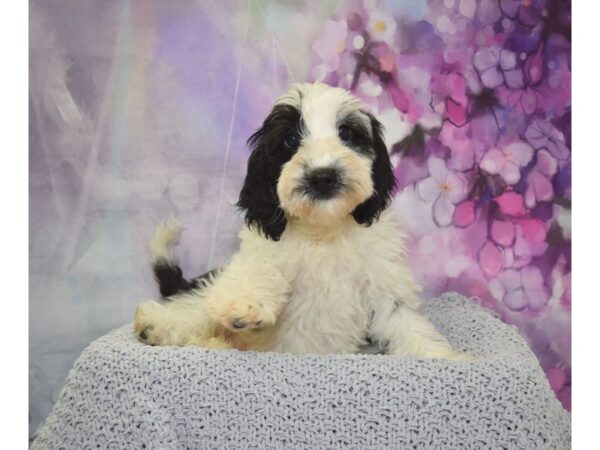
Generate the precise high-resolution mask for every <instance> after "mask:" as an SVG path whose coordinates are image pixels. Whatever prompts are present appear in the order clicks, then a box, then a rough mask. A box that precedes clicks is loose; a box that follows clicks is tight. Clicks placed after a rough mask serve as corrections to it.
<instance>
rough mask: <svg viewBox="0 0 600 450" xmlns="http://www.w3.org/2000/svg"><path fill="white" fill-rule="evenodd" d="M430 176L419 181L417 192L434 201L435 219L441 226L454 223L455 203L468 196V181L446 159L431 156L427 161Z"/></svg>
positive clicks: (428, 200)
mask: <svg viewBox="0 0 600 450" xmlns="http://www.w3.org/2000/svg"><path fill="white" fill-rule="evenodd" d="M427 167H428V168H429V174H430V177H428V178H425V179H424V180H421V181H419V182H418V183H417V186H416V187H417V192H418V194H419V197H421V198H422V199H423V200H425V201H426V202H433V219H434V221H435V223H436V224H437V225H438V226H439V227H447V226H449V225H450V224H452V218H453V216H454V209H455V208H456V206H455V205H457V204H458V203H460V202H461V201H463V200H464V199H465V198H466V196H467V181H466V180H465V179H464V177H463V176H462V175H460V174H456V173H454V172H451V171H450V170H448V168H447V167H446V163H445V162H444V160H442V159H440V158H435V157H431V158H429V160H428V161H427Z"/></svg>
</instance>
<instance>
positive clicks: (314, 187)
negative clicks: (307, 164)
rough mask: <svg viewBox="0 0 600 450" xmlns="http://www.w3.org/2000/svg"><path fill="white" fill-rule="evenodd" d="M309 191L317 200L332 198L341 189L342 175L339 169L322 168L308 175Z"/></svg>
mask: <svg viewBox="0 0 600 450" xmlns="http://www.w3.org/2000/svg"><path fill="white" fill-rule="evenodd" d="M307 181H308V187H309V191H310V192H311V193H312V194H314V195H315V196H316V197H317V198H330V197H333V195H334V194H335V193H336V192H337V191H338V190H339V188H340V174H339V172H338V171H337V169H334V168H331V167H321V168H319V169H315V170H313V171H312V172H310V174H309V175H308V180H307Z"/></svg>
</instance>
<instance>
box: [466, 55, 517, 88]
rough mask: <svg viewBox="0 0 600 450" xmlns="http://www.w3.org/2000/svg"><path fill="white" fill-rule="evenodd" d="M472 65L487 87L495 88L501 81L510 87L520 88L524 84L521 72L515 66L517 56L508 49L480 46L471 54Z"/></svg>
mask: <svg viewBox="0 0 600 450" xmlns="http://www.w3.org/2000/svg"><path fill="white" fill-rule="evenodd" d="M473 65H474V66H475V68H476V69H477V72H479V76H480V78H481V82H482V83H483V85H484V86H485V87H487V88H490V89H494V88H497V87H498V86H500V85H501V84H502V83H503V82H506V84H507V85H508V87H509V88H511V89H520V88H522V87H523V85H524V83H523V73H522V72H521V69H520V68H519V67H517V56H516V55H515V54H514V53H513V52H511V51H510V50H505V49H500V48H498V47H485V48H481V49H479V50H477V52H475V54H474V55H473Z"/></svg>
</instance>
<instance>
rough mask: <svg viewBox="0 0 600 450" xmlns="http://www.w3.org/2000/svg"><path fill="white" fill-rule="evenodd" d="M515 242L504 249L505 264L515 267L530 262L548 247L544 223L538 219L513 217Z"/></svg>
mask: <svg viewBox="0 0 600 450" xmlns="http://www.w3.org/2000/svg"><path fill="white" fill-rule="evenodd" d="M514 223H515V243H514V246H513V247H512V248H509V249H506V252H505V256H506V259H507V266H508V267H513V268H515V269H518V268H521V267H524V266H527V265H529V264H531V261H532V260H533V258H534V257H537V256H541V255H543V254H544V252H546V250H547V249H548V243H547V242H546V225H545V224H544V222H542V221H541V220H538V219H514Z"/></svg>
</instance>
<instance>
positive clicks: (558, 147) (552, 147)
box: [525, 119, 569, 160]
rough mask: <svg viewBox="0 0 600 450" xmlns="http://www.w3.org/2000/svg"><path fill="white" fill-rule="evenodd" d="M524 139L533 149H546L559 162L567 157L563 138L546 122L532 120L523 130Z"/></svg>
mask: <svg viewBox="0 0 600 450" xmlns="http://www.w3.org/2000/svg"><path fill="white" fill-rule="evenodd" d="M525 139H526V140H527V142H529V144H531V146H532V147H533V148H535V149H540V148H546V149H547V150H548V151H549V152H550V153H551V154H552V156H554V157H555V158H557V159H559V160H565V159H567V158H568V157H569V148H568V147H567V146H566V144H565V136H564V135H563V133H561V132H560V131H559V130H557V129H556V128H554V126H553V125H552V123H550V122H548V121H546V120H540V119H536V120H534V121H533V122H532V123H531V125H529V126H528V127H527V129H526V130H525Z"/></svg>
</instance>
